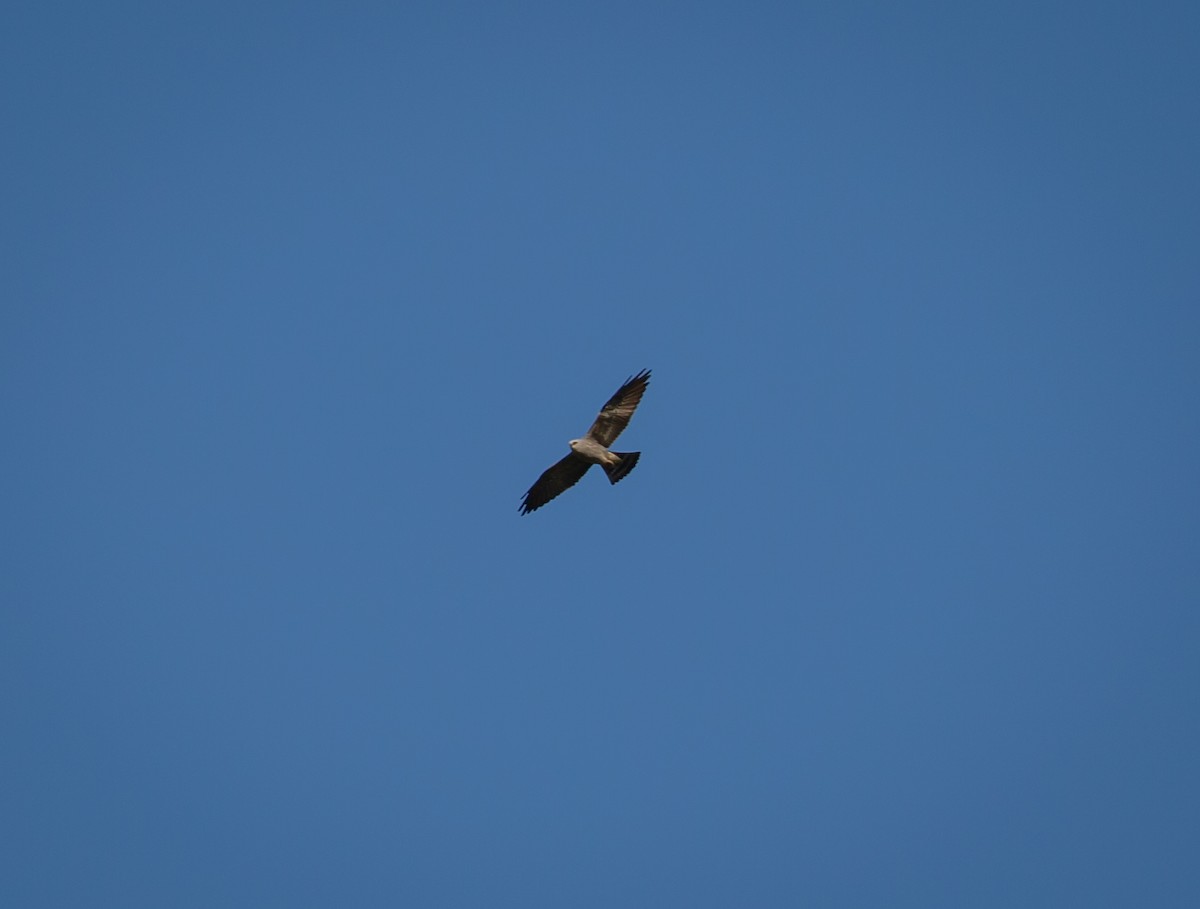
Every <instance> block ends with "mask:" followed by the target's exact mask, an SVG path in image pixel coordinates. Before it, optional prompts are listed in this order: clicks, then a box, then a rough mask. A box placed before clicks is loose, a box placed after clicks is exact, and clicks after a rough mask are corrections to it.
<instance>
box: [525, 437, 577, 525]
mask: <svg viewBox="0 0 1200 909" xmlns="http://www.w3.org/2000/svg"><path fill="white" fill-rule="evenodd" d="M591 466H592V462H591V461H585V460H584V459H583V458H581V457H579V455H577V454H575V452H571V453H570V454H569V455H567V456H566V457H565V458H563V459H562V460H561V461H559V462H558V463H557V464H555V465H554V466H553V467H548V468H546V470H545V472H544V473H543V474H542V475H541V476H540V477H538V479H537V482H536V483H534V484H533V485H532V486H530V487H529V491H528V492H527V493H525V495H524V496H522V497H521V514H529V512H531V511H536V510H537V509H539V508H541V507H542V506H543V505H545V504H546V503H547V502H549V501H550V500H551V499H553V498H554V497H555V496H557V495H559V494H560V493H563V492H566V491H567V490H568V489H570V488H571V487H572V486H574V485H575V484H576V483H578V482H579V478H580V477H582V476H583V475H584V474H585V473H587V470H588V468H589V467H591Z"/></svg>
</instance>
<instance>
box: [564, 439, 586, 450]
mask: <svg viewBox="0 0 1200 909" xmlns="http://www.w3.org/2000/svg"><path fill="white" fill-rule="evenodd" d="M582 441H583V440H582V439H572V440H571V441H570V442H568V443H567V444H568V445H570V446H571V451H579V443H580V442H582Z"/></svg>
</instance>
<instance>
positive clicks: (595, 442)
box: [521, 369, 650, 514]
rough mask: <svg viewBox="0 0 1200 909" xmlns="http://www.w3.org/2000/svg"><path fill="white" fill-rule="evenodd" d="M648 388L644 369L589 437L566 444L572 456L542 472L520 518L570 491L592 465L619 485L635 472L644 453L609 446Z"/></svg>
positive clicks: (525, 498)
mask: <svg viewBox="0 0 1200 909" xmlns="http://www.w3.org/2000/svg"><path fill="white" fill-rule="evenodd" d="M649 384H650V370H648V369H643V370H642V371H641V372H639V373H638V374H637V375H636V376H631V377H630V378H629V379H627V380H626V381H625V384H624V385H622V386H621V387H620V388H618V389H617V392H616V394H614V395H613V396H612V397H611V398H609V399H608V402H607V403H606V404H605V405H604V407H602V408H601V409H600V414H599V415H598V416H597V417H596V421H595V422H594V423H592V428H591V429H589V430H588V432H587V435H585V436H584V437H583V438H582V439H572V440H571V441H570V442H569V443H567V444H568V445H570V447H571V453H570V454H569V455H567V456H566V457H565V458H563V459H562V460H561V461H559V462H558V463H557V464H554V465H553V466H552V467H550V468H548V469H547V470H546V471H545V472H543V473H542V475H541V476H540V477H538V480H537V482H536V483H534V484H533V485H532V486H530V487H529V491H528V492H526V493H525V495H524V496H522V498H521V514H529V512H531V511H535V510H537V509H538V508H541V507H542V506H543V505H545V504H546V503H547V502H549V501H550V500H551V499H553V498H554V497H556V496H557V495H559V494H560V493H562V492H565V491H566V490H568V489H570V488H571V487H572V486H574V485H575V484H576V483H578V482H579V480H580V479H581V478H582V477H583V475H584V474H585V473H587V471H588V468H589V467H591V466H592V465H593V464H599V465H600V466H601V467H602V468H603V469H604V473H605V474H606V475H607V476H608V481H609V482H610V483H613V484H616V483H618V482H620V481H621V480H622V479H623V478H624V477H625V475H626V474H628V473H629V471H631V470H633V468H634V467H635V466H636V465H637V462H638V458H640V457H641V455H642V453H641V452H640V451H628V452H623V451H610V450H609V446H610V445H612V443H613V442H615V441H616V440H617V436H619V435H620V434H621V431H622V430H623V429H624V428H625V427H626V426H628V425H629V420H630V418H632V417H633V412H634V410H636V409H637V406H638V402H639V401H641V400H642V395H643V394H645V391H646V387H647V385H649Z"/></svg>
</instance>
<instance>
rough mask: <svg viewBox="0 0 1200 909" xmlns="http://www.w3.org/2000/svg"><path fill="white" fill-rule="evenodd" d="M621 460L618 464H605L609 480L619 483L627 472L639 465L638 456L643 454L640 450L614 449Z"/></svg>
mask: <svg viewBox="0 0 1200 909" xmlns="http://www.w3.org/2000/svg"><path fill="white" fill-rule="evenodd" d="M613 454H615V455H616V456H617V457H618V458H620V459H621V460H619V461H618V462H617V463H616V464H605V465H603V466H604V472H605V473H606V474H608V482H610V483H618V482H620V481H621V480H622V479H624V477H625V474H627V473H629V471H631V470H633V468H634V467H636V466H637V462H638V458H640V457H641V456H642V453H641V452H640V451H614V452H613Z"/></svg>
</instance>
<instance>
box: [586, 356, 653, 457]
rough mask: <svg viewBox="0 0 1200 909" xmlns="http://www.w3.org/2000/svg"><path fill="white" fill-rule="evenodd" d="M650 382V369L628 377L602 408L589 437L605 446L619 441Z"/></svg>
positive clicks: (589, 431)
mask: <svg viewBox="0 0 1200 909" xmlns="http://www.w3.org/2000/svg"><path fill="white" fill-rule="evenodd" d="M649 384H650V370H648V369H643V370H642V371H641V372H639V373H638V374H637V375H636V376H630V377H629V378H628V379H626V380H625V384H624V385H622V386H621V387H620V388H618V389H617V392H616V394H614V395H613V396H612V397H611V398H609V399H608V403H607V404H605V405H604V406H603V407H602V408H600V415H599V416H597V417H596V422H595V423H593V424H592V428H591V429H589V430H588V433H587V434H588V438H589V439H595V440H596V441H597V442H599V443H600V444H601V445H603V446H604V447H605V448H608V447H609V446H610V445H612V443H613V442H615V441H617V436H619V435H620V434H621V430H623V429H624V428H625V427H626V426H628V425H629V420H630V418H631V417H632V416H633V412H634V411H635V410H637V406H638V402H639V401H641V400H642V395H643V394H645V393H646V386H647V385H649Z"/></svg>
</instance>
